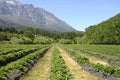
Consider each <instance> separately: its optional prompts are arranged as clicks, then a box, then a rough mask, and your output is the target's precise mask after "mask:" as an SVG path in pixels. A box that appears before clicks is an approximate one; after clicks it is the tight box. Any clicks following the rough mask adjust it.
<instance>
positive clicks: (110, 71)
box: [65, 48, 120, 78]
mask: <svg viewBox="0 0 120 80" xmlns="http://www.w3.org/2000/svg"><path fill="white" fill-rule="evenodd" d="M65 50H66V51H67V52H68V53H69V54H70V55H71V56H73V57H74V59H75V60H76V61H77V62H78V63H79V64H82V65H84V67H85V66H87V67H89V68H90V70H93V71H94V72H95V73H98V72H100V73H102V75H103V76H104V77H105V78H109V77H110V76H114V77H116V78H120V69H119V68H117V67H114V66H104V65H102V64H94V63H91V62H90V61H89V58H86V57H83V56H80V55H79V54H78V53H77V52H76V51H73V50H70V49H67V48H65Z"/></svg>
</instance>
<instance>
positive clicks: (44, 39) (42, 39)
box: [34, 36, 52, 44]
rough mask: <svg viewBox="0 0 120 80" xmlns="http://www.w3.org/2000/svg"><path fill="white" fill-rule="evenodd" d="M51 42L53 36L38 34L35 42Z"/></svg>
mask: <svg viewBox="0 0 120 80" xmlns="http://www.w3.org/2000/svg"><path fill="white" fill-rule="evenodd" d="M51 42H52V39H51V38H46V37H43V36H37V37H36V38H35V39H34V43H36V44H50V43H51Z"/></svg>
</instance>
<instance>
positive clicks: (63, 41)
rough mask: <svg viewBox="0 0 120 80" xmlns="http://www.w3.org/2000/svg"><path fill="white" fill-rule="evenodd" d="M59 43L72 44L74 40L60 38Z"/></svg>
mask: <svg viewBox="0 0 120 80" xmlns="http://www.w3.org/2000/svg"><path fill="white" fill-rule="evenodd" d="M59 43H61V44H73V43H74V42H73V41H72V40H70V39H60V40H59Z"/></svg>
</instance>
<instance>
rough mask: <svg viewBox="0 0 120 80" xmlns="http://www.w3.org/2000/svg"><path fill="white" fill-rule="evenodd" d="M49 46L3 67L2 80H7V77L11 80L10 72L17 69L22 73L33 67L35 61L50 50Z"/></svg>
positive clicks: (1, 70) (0, 73)
mask: <svg viewBox="0 0 120 80" xmlns="http://www.w3.org/2000/svg"><path fill="white" fill-rule="evenodd" d="M48 48H49V47H46V48H42V49H39V50H38V51H36V52H34V53H32V54H28V55H27V56H25V57H22V58H21V59H19V60H17V61H15V62H12V63H10V64H8V65H7V66H3V67H1V68H0V80H6V79H7V80H11V78H12V77H11V76H10V77H9V74H10V73H14V72H16V71H19V72H21V73H22V74H23V73H26V72H27V71H28V70H29V69H30V68H31V66H32V65H34V63H35V61H36V60H37V59H39V58H40V57H42V56H43V55H44V53H45V52H46V51H47V50H48ZM14 75H16V74H14ZM14 77H15V76H14ZM16 77H19V76H16ZM12 80H13V79H12Z"/></svg>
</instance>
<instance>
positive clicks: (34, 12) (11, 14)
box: [0, 0, 76, 32]
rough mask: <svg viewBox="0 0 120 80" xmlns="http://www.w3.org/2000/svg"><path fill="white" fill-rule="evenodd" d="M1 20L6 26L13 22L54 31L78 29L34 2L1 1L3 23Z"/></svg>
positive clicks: (0, 8)
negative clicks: (36, 5)
mask: <svg viewBox="0 0 120 80" xmlns="http://www.w3.org/2000/svg"><path fill="white" fill-rule="evenodd" d="M1 21H4V22H5V25H6V26H7V23H12V24H14V25H16V24H17V25H16V26H18V25H19V26H23V27H28V26H29V27H35V28H36V27H40V28H43V29H47V30H52V31H62V32H64V31H76V30H75V29H73V28H72V27H71V26H69V25H68V24H67V23H66V22H64V21H62V20H60V19H58V18H57V17H56V16H54V15H53V14H52V13H50V12H48V11H46V10H44V9H42V8H38V7H34V6H33V5H32V4H22V3H20V2H17V1H15V0H1V1H0V23H2V22H1ZM8 25H9V24H8ZM0 26H2V24H0ZM9 26H12V25H9ZM16 26H15V27H16Z"/></svg>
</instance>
